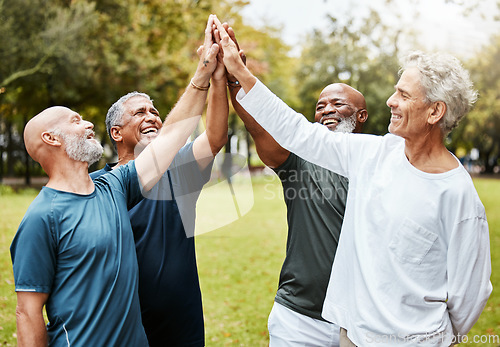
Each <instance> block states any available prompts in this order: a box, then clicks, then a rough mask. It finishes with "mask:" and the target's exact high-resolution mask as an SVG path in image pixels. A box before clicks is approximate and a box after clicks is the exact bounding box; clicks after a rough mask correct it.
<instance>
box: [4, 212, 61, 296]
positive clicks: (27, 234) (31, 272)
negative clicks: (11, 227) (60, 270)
mask: <svg viewBox="0 0 500 347" xmlns="http://www.w3.org/2000/svg"><path fill="white" fill-rule="evenodd" d="M10 253H11V259H12V265H13V270H14V281H15V287H16V291H17V292H23V291H29V292H40V293H50V292H51V288H52V283H53V280H54V276H55V272H56V259H57V244H56V242H55V239H54V237H53V235H52V233H51V228H50V219H49V217H48V215H45V216H42V215H40V214H35V213H31V214H26V216H25V217H24V218H23V220H22V222H21V224H20V225H19V228H18V230H17V233H16V236H15V237H14V240H13V241H12V244H11V247H10Z"/></svg>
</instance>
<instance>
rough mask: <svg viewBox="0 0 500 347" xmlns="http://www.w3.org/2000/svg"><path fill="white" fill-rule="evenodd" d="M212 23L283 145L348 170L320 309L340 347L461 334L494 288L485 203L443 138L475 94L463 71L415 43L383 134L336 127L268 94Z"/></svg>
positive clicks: (246, 96) (250, 106)
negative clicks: (339, 229)
mask: <svg viewBox="0 0 500 347" xmlns="http://www.w3.org/2000/svg"><path fill="white" fill-rule="evenodd" d="M216 23H217V20H216ZM218 30H219V31H220V37H221V39H222V41H221V47H222V48H223V50H224V64H225V65H226V68H227V70H228V71H229V72H230V73H231V74H233V75H234V76H235V77H236V78H237V79H238V81H239V83H240V84H241V86H242V89H243V90H242V91H240V92H239V94H238V96H237V98H238V101H239V103H240V104H241V105H242V106H243V107H244V108H245V109H246V110H247V111H248V112H249V113H250V114H251V115H252V116H253V117H254V118H255V119H256V120H257V121H258V122H259V123H260V124H261V125H262V126H263V127H264V129H266V130H267V131H268V132H269V133H270V134H271V135H272V136H273V137H274V138H275V139H276V140H277V142H278V143H279V144H280V145H281V146H283V147H284V148H286V149H287V150H289V151H290V152H293V153H295V154H296V155H298V156H300V157H302V158H304V159H305V160H308V161H311V162H313V163H315V164H318V165H321V166H323V167H325V168H327V169H329V170H332V171H334V172H337V173H338V174H340V175H343V176H346V177H348V179H349V182H350V186H349V193H348V198H347V206H346V213H345V217H344V218H345V219H344V223H343V226H342V233H341V238H340V243H339V247H338V250H337V255H336V257H335V261H334V265H333V268H332V275H331V277H330V282H329V286H328V291H327V295H326V299H325V302H324V305H323V312H322V316H323V317H324V318H325V319H326V320H328V321H331V322H334V323H336V324H338V325H340V327H341V328H342V332H341V341H340V343H341V346H343V345H344V346H352V345H358V346H389V345H398V346H415V345H417V344H421V345H425V346H449V345H450V344H453V343H459V342H460V338H461V337H463V336H464V335H466V334H467V333H468V332H469V330H470V329H471V327H472V326H473V325H474V323H475V322H476V321H477V319H478V318H479V315H480V314H481V312H482V310H483V308H484V306H485V305H486V301H487V300H488V297H489V295H490V293H491V290H492V286H491V283H490V280H489V278H490V274H491V262H490V249H489V233H488V224H487V221H486V215H485V210H484V207H483V205H482V203H481V201H480V199H479V197H478V195H477V193H476V190H475V188H474V185H473V183H472V180H471V178H470V176H469V174H468V173H467V172H466V170H465V169H464V167H463V166H462V165H461V164H460V162H459V161H458V159H457V158H456V157H455V156H454V155H453V154H452V153H450V152H449V151H448V150H447V149H446V147H445V146H444V141H443V140H444V137H445V136H446V134H448V133H449V132H450V131H451V130H452V129H453V128H454V127H455V126H456V125H457V123H458V122H459V120H460V119H461V118H462V117H463V116H464V115H465V114H466V113H467V112H468V110H469V109H470V107H471V106H472V105H473V103H474V102H475V100H476V98H477V93H476V92H475V91H474V90H473V89H472V83H471V82H470V79H469V75H468V73H467V72H466V71H465V70H464V69H463V68H462V67H461V65H460V63H459V62H458V61H457V60H456V59H454V58H452V57H449V56H444V55H439V54H436V55H425V54H422V53H418V52H417V53H413V54H411V55H409V56H408V57H407V60H406V63H405V65H404V67H403V71H404V72H403V73H402V75H401V78H400V80H399V81H398V83H397V85H396V87H395V89H396V91H395V93H394V94H393V95H392V96H391V97H390V98H389V99H388V101H387V105H388V106H389V107H390V108H391V123H390V125H389V134H387V135H385V136H373V135H363V134H341V133H332V132H330V131H328V129H325V128H324V127H323V126H321V125H318V124H312V123H309V122H308V121H307V120H305V119H304V117H303V116H301V115H298V114H296V113H295V112H294V111H293V110H292V109H290V108H289V107H288V106H287V105H286V104H284V103H283V102H282V101H281V100H280V99H279V98H277V97H276V96H275V95H273V94H272V93H271V92H270V91H269V90H268V89H267V88H266V87H265V86H264V85H263V84H262V83H261V82H259V81H258V80H257V79H256V78H255V77H254V76H253V75H252V74H251V72H250V71H249V70H248V69H247V68H246V67H245V66H244V65H243V64H242V63H241V61H240V59H239V56H238V52H237V50H236V48H235V45H234V43H233V42H232V41H230V39H229V37H228V36H227V34H226V33H225V32H224V30H223V28H222V27H221V26H218ZM269 115H273V116H272V117H271V116H269ZM311 149H314V150H311Z"/></svg>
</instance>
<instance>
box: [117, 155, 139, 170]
mask: <svg viewBox="0 0 500 347" xmlns="http://www.w3.org/2000/svg"><path fill="white" fill-rule="evenodd" d="M134 159H135V157H134V155H133V154H130V153H127V154H125V155H120V154H118V163H116V165H115V166H114V167H115V168H117V167H118V166H122V165H125V164H127V163H128V162H129V161H131V160H134Z"/></svg>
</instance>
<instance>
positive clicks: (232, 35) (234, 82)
mask: <svg viewBox="0 0 500 347" xmlns="http://www.w3.org/2000/svg"><path fill="white" fill-rule="evenodd" d="M222 26H223V27H224V29H226V31H227V33H228V34H229V37H230V38H231V40H232V41H233V42H234V43H235V45H236V48H237V49H238V54H239V55H240V58H241V61H242V62H243V64H245V66H246V65H247V57H246V55H245V52H244V51H243V50H242V49H241V48H240V45H239V44H238V40H236V35H235V33H234V30H233V28H231V27H230V26H229V24H227V23H222ZM217 43H219V42H217ZM220 51H222V49H221V50H220ZM219 54H220V53H219ZM227 81H228V84H229V86H230V87H232V88H234V87H237V86H239V84H238V80H237V79H236V77H234V76H233V75H232V74H230V73H229V72H228V73H227Z"/></svg>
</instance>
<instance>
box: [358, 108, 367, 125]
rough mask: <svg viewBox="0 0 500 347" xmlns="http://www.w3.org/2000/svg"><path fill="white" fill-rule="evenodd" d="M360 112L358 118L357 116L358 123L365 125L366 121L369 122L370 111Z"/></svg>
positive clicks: (363, 110)
mask: <svg viewBox="0 0 500 347" xmlns="http://www.w3.org/2000/svg"><path fill="white" fill-rule="evenodd" d="M358 112H359V113H358V116H357V121H358V122H359V123H364V122H366V121H367V119H368V111H367V110H365V109H362V110H359V111H358Z"/></svg>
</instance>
